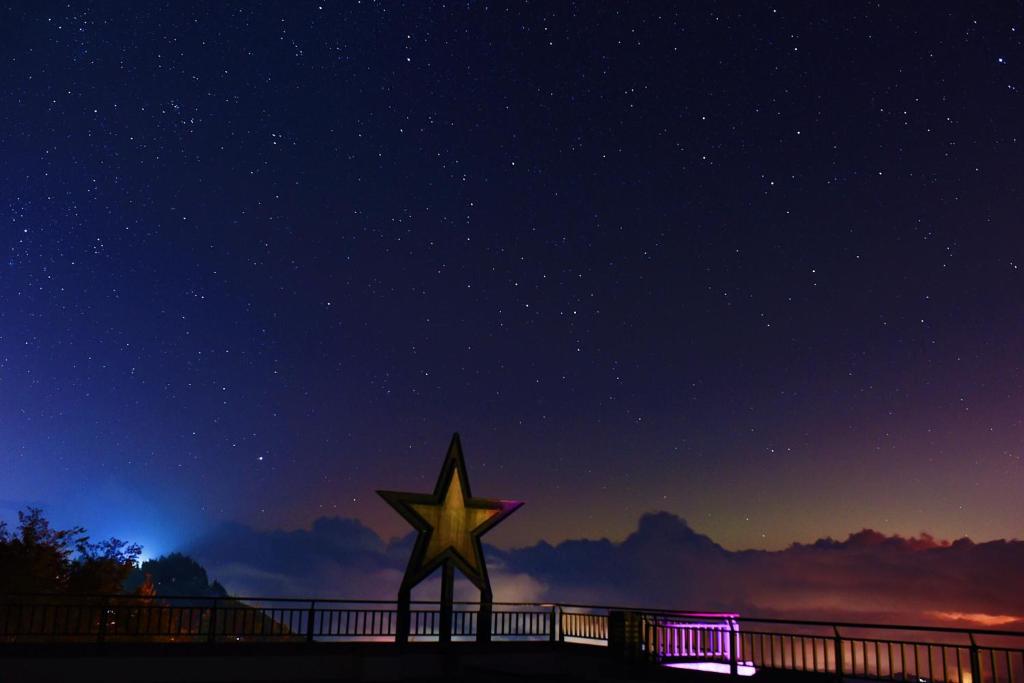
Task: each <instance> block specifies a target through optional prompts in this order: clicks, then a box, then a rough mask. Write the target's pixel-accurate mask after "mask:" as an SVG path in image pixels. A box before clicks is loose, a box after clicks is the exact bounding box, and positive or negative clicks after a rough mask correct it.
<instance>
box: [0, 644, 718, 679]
mask: <svg viewBox="0 0 1024 683" xmlns="http://www.w3.org/2000/svg"><path fill="white" fill-rule="evenodd" d="M695 679H696V680H700V679H708V680H718V681H723V680H728V678H727V677H725V676H718V675H708V674H698V673H694V672H683V671H674V670H666V669H664V668H662V667H658V666H655V665H652V664H649V663H646V662H628V661H625V660H623V659H622V658H621V657H615V656H613V655H612V654H611V653H610V652H608V650H607V649H606V648H597V647H593V646H587V645H575V644H570V643H548V642H535V643H522V642H517V643H501V642H499V643H472V642H469V643H454V644H451V645H448V646H447V647H442V646H439V645H438V644H437V643H415V644H410V645H407V646H405V647H398V646H396V645H395V644H394V643H365V642H364V643H294V644H291V643H271V644H259V643H251V644H248V643H223V644H217V645H213V646H211V645H209V644H188V643H161V644H156V643H149V644H145V643H108V644H106V645H104V646H103V647H102V648H98V647H96V646H95V645H85V644H82V645H74V644H61V645H52V644H38V645H20V646H14V645H6V646H4V648H3V650H2V654H0V681H2V683H20V682H22V681H25V682H26V683H28V682H36V681H39V682H51V681H53V682H56V681H61V682H64V681H74V682H75V683H86V682H89V683H92V682H97V683H98V682H101V681H102V682H103V683H106V682H108V681H115V682H117V683H125V682H127V681H139V682H140V683H141V682H145V683H171V682H174V683H177V682H182V683H184V682H186V681H187V682H194V681H209V682H214V681H217V682H228V681H231V682H234V683H242V682H246V683H248V682H255V681H288V682H289V683H295V682H297V681H422V682H424V683H426V682H427V681H565V680H570V681H571V680H580V681H649V680H675V681H681V680H695Z"/></svg>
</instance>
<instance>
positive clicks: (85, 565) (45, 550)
mask: <svg viewBox="0 0 1024 683" xmlns="http://www.w3.org/2000/svg"><path fill="white" fill-rule="evenodd" d="M141 553H142V548H141V547H140V546H139V545H137V544H134V543H126V542H125V541H121V540H118V539H116V538H110V539H107V540H105V541H101V542H99V543H92V542H90V540H89V537H88V536H87V535H86V533H85V529H83V528H82V527H73V528H71V529H55V528H53V526H51V524H50V522H49V520H47V519H46V517H44V516H43V511H42V510H41V509H39V508H33V507H29V508H26V509H25V510H24V511H22V512H18V527H17V529H16V530H15V531H14V532H11V531H10V530H9V529H8V528H7V524H6V523H5V522H0V594H4V595H15V594H29V593H72V594H78V595H83V594H88V593H114V592H119V591H120V590H121V585H122V583H123V582H124V580H125V578H127V577H128V574H129V573H130V572H131V571H132V569H134V568H135V567H136V565H137V563H138V558H139V555H140V554H141Z"/></svg>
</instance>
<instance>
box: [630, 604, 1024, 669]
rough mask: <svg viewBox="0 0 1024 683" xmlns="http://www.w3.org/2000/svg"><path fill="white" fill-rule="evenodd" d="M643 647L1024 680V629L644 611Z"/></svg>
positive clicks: (764, 663) (733, 661)
mask: <svg viewBox="0 0 1024 683" xmlns="http://www.w3.org/2000/svg"><path fill="white" fill-rule="evenodd" d="M642 614H643V620H644V643H643V645H642V649H643V651H644V652H645V653H646V654H647V655H648V656H649V657H650V658H651V659H652V660H654V661H656V662H659V663H663V664H665V663H674V662H679V663H686V662H710V663H720V664H721V665H722V666H723V668H722V669H721V670H725V671H729V672H731V673H733V674H736V673H739V672H740V669H743V668H746V669H748V670H749V671H750V672H753V671H754V670H772V671H792V672H806V673H818V674H825V675H828V676H831V677H833V678H843V677H851V678H859V679H871V680H889V681H892V680H898V681H915V682H918V681H942V682H944V683H1014V681H1022V680H1024V633H1021V632H1014V631H997V630H989V629H973V630H962V629H955V628H944V627H927V626H893V625H885V624H862V623H849V622H822V621H791V620H780V619H757V618H749V617H739V616H738V615H736V616H733V617H731V618H729V619H726V620H724V621H722V622H720V623H717V624H716V623H708V621H707V619H701V618H699V617H696V616H691V617H688V616H685V615H682V614H681V613H665V612H644V613H642Z"/></svg>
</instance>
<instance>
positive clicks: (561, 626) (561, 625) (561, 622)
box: [558, 606, 565, 643]
mask: <svg viewBox="0 0 1024 683" xmlns="http://www.w3.org/2000/svg"><path fill="white" fill-rule="evenodd" d="M558 642H560V643H564V642H565V610H563V609H562V608H561V606H559V608H558Z"/></svg>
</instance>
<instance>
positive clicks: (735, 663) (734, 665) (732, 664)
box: [729, 619, 740, 676]
mask: <svg viewBox="0 0 1024 683" xmlns="http://www.w3.org/2000/svg"><path fill="white" fill-rule="evenodd" d="M738 630H739V623H738V622H737V621H736V620H734V619H730V620H729V673H730V674H732V675H733V676H737V675H739V672H740V652H739V649H740V648H739V633H738V632H737V631H738Z"/></svg>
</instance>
